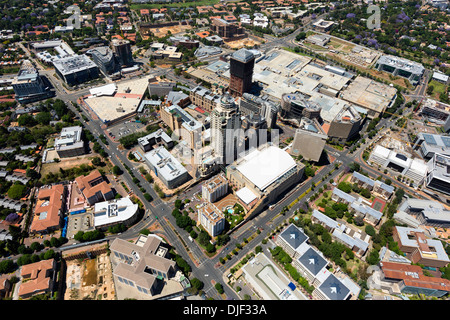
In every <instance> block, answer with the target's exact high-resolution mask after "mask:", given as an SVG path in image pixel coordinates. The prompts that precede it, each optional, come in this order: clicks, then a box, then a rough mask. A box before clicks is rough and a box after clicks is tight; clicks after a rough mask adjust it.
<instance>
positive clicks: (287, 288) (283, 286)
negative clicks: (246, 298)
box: [242, 252, 307, 300]
mask: <svg viewBox="0 0 450 320" xmlns="http://www.w3.org/2000/svg"><path fill="white" fill-rule="evenodd" d="M242 272H243V275H244V277H245V280H246V281H247V282H248V283H249V284H250V285H251V286H252V288H254V290H255V291H256V294H257V295H258V296H259V297H260V298H261V299H262V300H307V298H306V296H305V295H304V294H303V293H302V292H301V291H300V290H298V289H296V286H295V285H294V284H293V283H292V282H291V280H290V279H289V278H288V277H287V276H286V275H285V274H284V272H283V271H282V270H280V268H279V267H278V266H277V265H276V264H275V263H273V262H272V261H271V259H269V258H268V257H267V256H266V255H265V254H264V252H260V253H258V254H257V255H256V256H255V257H254V258H251V259H250V260H249V261H248V262H247V263H246V264H245V265H244V266H243V267H242Z"/></svg>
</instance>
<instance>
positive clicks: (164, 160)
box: [144, 146, 187, 181]
mask: <svg viewBox="0 0 450 320" xmlns="http://www.w3.org/2000/svg"><path fill="white" fill-rule="evenodd" d="M144 156H145V158H146V159H147V160H148V161H149V162H150V163H151V164H152V166H153V167H155V168H158V174H159V175H162V176H163V177H164V178H165V179H166V180H167V181H170V180H173V179H175V178H177V177H178V176H181V175H183V174H185V173H186V172H187V170H186V168H185V167H184V166H183V165H182V164H181V163H180V162H179V161H178V160H177V159H175V157H174V156H173V155H171V154H170V152H169V151H167V149H166V148H164V147H162V146H161V147H158V148H156V149H153V150H151V151H150V152H147V153H145V155H144Z"/></svg>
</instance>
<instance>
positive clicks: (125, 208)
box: [94, 197, 139, 230]
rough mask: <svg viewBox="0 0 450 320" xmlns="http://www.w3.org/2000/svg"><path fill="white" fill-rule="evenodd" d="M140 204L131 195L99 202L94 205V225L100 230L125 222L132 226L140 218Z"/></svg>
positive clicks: (126, 224) (124, 223)
mask: <svg viewBox="0 0 450 320" xmlns="http://www.w3.org/2000/svg"><path fill="white" fill-rule="evenodd" d="M138 209H139V206H138V204H137V203H133V201H131V199H130V197H125V198H120V199H114V200H109V201H102V202H97V203H96V204H95V205H94V226H95V228H96V229H99V230H107V229H108V228H109V227H111V226H114V225H117V224H123V225H125V226H131V225H133V223H134V222H136V220H137V218H138V212H139V210H138Z"/></svg>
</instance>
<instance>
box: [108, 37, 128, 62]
mask: <svg viewBox="0 0 450 320" xmlns="http://www.w3.org/2000/svg"><path fill="white" fill-rule="evenodd" d="M111 46H112V50H113V52H114V55H115V56H116V57H117V60H118V62H119V65H120V66H130V65H132V64H133V54H132V52H131V43H130V41H128V40H121V39H113V40H112V41H111Z"/></svg>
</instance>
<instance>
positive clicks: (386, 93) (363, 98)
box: [340, 76, 397, 113]
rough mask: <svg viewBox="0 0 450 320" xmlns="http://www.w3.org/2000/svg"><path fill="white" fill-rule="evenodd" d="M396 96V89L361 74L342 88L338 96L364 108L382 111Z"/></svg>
mask: <svg viewBox="0 0 450 320" xmlns="http://www.w3.org/2000/svg"><path fill="white" fill-rule="evenodd" d="M396 96H397V89H395V88H394V87H391V86H389V85H386V84H384V83H381V82H377V81H374V80H371V79H369V78H365V77H362V76H358V77H356V79H355V80H353V81H352V82H351V83H350V84H349V86H348V87H347V88H346V89H344V90H342V92H341V94H340V97H341V98H342V99H344V100H346V101H349V102H351V103H354V104H356V105H358V106H361V107H363V108H365V109H369V110H373V111H375V112H378V113H382V112H384V111H385V110H386V108H387V107H388V106H389V105H390V104H391V102H392V101H393V100H394V99H395V97H396Z"/></svg>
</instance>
